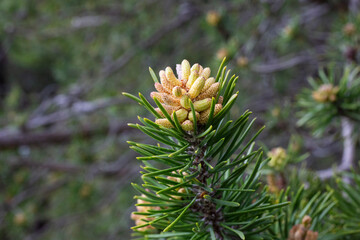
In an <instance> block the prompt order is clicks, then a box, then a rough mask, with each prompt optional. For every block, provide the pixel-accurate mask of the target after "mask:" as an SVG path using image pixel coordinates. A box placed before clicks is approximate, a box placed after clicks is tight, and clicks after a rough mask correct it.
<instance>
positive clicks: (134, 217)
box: [131, 194, 160, 231]
mask: <svg viewBox="0 0 360 240" xmlns="http://www.w3.org/2000/svg"><path fill="white" fill-rule="evenodd" d="M141 197H145V195H144V194H143V195H141ZM147 203H149V202H146V201H144V200H142V199H138V200H137V204H147ZM157 209H160V208H159V207H147V206H136V210H137V212H139V213H147V212H148V211H149V210H157ZM131 219H132V220H134V221H135V225H136V226H140V225H143V224H146V223H148V221H152V220H154V218H151V217H145V216H143V215H137V214H135V213H131ZM152 229H155V228H154V227H153V226H151V225H147V226H144V227H141V228H138V229H137V230H138V231H148V230H152Z"/></svg>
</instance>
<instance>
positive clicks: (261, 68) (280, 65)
mask: <svg viewBox="0 0 360 240" xmlns="http://www.w3.org/2000/svg"><path fill="white" fill-rule="evenodd" d="M312 60H314V59H313V58H312V57H310V56H296V57H293V58H289V59H285V60H283V59H279V60H278V61H276V62H275V63H269V64H259V65H256V66H254V67H252V71H254V72H258V73H272V72H277V71H282V70H285V69H288V68H291V67H294V66H296V65H299V64H302V63H305V62H309V61H312Z"/></svg>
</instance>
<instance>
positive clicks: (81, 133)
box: [0, 123, 134, 149]
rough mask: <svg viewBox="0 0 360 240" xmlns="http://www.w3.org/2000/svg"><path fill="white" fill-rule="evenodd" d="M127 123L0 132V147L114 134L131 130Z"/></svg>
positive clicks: (45, 143) (47, 143) (59, 141)
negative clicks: (30, 131) (108, 133)
mask: <svg viewBox="0 0 360 240" xmlns="http://www.w3.org/2000/svg"><path fill="white" fill-rule="evenodd" d="M133 130H134V129H133V128H131V127H129V126H128V125H127V124H124V123H120V124H117V125H115V126H110V125H107V126H83V127H78V128H76V129H68V128H64V129H60V130H51V131H45V132H33V133H23V132H20V133H14V134H4V133H2V134H0V149H11V148H16V147H19V146H23V145H28V146H43V145H50V144H62V143H68V142H69V141H71V140H72V139H74V138H75V137H80V138H86V137H93V136H96V135H100V134H104V133H107V132H109V131H111V132H112V133H115V134H121V133H125V132H130V131H133Z"/></svg>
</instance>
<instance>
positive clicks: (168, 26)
mask: <svg viewBox="0 0 360 240" xmlns="http://www.w3.org/2000/svg"><path fill="white" fill-rule="evenodd" d="M184 7H185V8H186V9H183V10H182V11H181V12H180V13H179V15H178V16H177V17H176V18H174V19H173V20H171V21H169V22H165V24H164V25H163V26H162V27H161V28H160V29H158V30H157V31H155V32H154V33H153V34H152V35H151V36H150V37H149V38H147V39H145V40H143V41H140V42H139V43H137V44H135V46H134V47H133V48H131V49H130V50H128V51H127V52H125V53H124V54H123V55H121V56H120V57H119V58H118V59H116V60H115V61H113V62H112V63H111V64H109V65H106V66H104V68H103V71H102V72H103V77H104V78H106V77H109V76H111V75H112V74H114V73H115V72H117V71H118V70H120V69H121V68H122V67H124V66H125V65H126V64H127V63H129V62H130V60H131V59H132V58H134V57H135V56H136V54H137V53H138V52H140V51H141V50H144V49H147V48H149V47H152V46H154V45H155V44H156V43H157V42H159V41H160V40H161V39H162V38H163V37H164V36H166V35H168V34H169V33H170V32H172V31H174V30H176V29H178V28H181V27H183V26H184V25H185V24H186V23H189V22H190V21H191V20H193V19H195V18H196V17H198V16H200V14H199V11H198V10H197V9H196V8H195V7H194V6H192V5H190V4H187V3H184Z"/></svg>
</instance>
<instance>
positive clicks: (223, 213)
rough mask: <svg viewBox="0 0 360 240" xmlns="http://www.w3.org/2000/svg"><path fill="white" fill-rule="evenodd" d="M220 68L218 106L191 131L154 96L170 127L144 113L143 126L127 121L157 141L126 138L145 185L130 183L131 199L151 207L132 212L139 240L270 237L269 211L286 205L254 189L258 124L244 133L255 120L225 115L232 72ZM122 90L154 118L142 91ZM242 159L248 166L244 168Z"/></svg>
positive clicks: (260, 163)
mask: <svg viewBox="0 0 360 240" xmlns="http://www.w3.org/2000/svg"><path fill="white" fill-rule="evenodd" d="M224 73H225V67H224V65H223V64H222V65H221V66H220V68H219V70H218V74H217V77H216V80H217V81H219V82H220V84H221V88H220V91H219V92H220V94H221V93H222V94H223V96H224V102H223V104H224V107H223V109H222V110H221V111H220V112H219V113H218V114H217V115H216V116H215V117H214V118H212V119H211V118H209V120H208V123H207V125H206V126H208V127H201V125H198V126H197V127H198V129H197V131H196V130H195V131H194V132H184V131H183V130H182V129H181V127H179V124H178V123H177V119H176V117H175V118H174V121H173V120H172V119H171V117H170V116H169V115H168V113H167V112H166V110H165V109H164V108H162V105H161V103H160V102H158V101H157V100H156V99H155V102H156V105H157V106H158V107H159V108H160V109H161V110H162V112H163V114H164V115H165V116H166V117H167V118H168V120H169V121H170V122H171V124H172V125H173V126H174V128H173V129H167V128H164V127H162V126H160V125H157V124H155V123H154V122H152V121H151V120H149V119H146V118H139V120H140V121H141V123H142V124H143V125H140V124H136V125H134V124H131V126H133V127H135V128H137V129H139V130H141V131H142V132H143V133H145V134H147V135H149V136H150V137H152V138H153V139H155V140H156V141H157V142H158V144H155V145H149V144H141V143H136V142H129V144H130V145H131V148H132V149H133V150H134V151H136V152H138V153H139V154H141V155H142V156H141V157H138V159H139V160H141V161H142V162H143V164H144V166H142V168H143V170H144V171H142V172H141V173H142V180H143V181H144V184H142V186H139V185H137V184H133V186H134V188H135V189H136V190H138V192H139V193H141V195H140V196H137V197H136V198H137V199H140V200H142V201H141V202H140V203H139V201H138V204H137V206H138V207H150V209H148V211H139V212H135V213H134V214H135V215H140V216H142V217H143V218H142V221H143V223H144V224H141V225H138V226H135V227H133V229H134V230H137V229H140V230H141V231H138V232H137V233H136V234H134V236H136V237H139V239H157V238H167V239H228V238H233V237H236V236H237V237H238V238H240V239H245V237H246V239H258V238H259V237H264V238H269V235H268V234H267V233H266V232H265V230H266V229H267V228H268V227H270V226H271V224H272V223H273V221H274V216H273V211H274V210H275V209H278V208H281V207H283V206H286V205H287V204H288V202H286V201H280V202H278V203H276V204H272V203H271V202H270V196H269V195H268V193H267V191H266V190H265V189H264V188H260V187H261V184H260V183H259V177H260V171H261V169H262V168H263V166H264V165H265V164H266V163H267V161H268V160H265V161H264V160H263V156H262V151H261V149H259V150H254V140H255V138H256V137H257V135H258V134H259V133H260V132H261V130H262V129H260V130H259V131H258V132H257V133H256V134H255V135H253V136H252V137H251V138H250V139H248V138H249V137H248V134H249V131H250V129H251V127H252V125H253V123H254V121H251V122H249V115H250V112H245V113H244V114H243V115H241V116H240V117H239V118H238V119H237V120H236V121H231V120H229V121H226V120H225V119H224V117H225V116H226V115H227V113H228V112H229V110H230V108H231V106H232V104H233V103H234V101H235V99H236V97H237V94H235V95H232V92H233V91H234V87H235V84H234V83H235V80H236V78H235V77H232V78H231V79H230V80H229V81H228V80H227V77H228V75H229V74H226V75H225V74H224ZM125 95H127V96H129V97H130V98H132V99H134V100H135V101H137V102H138V103H140V104H141V105H143V106H144V107H145V108H147V109H148V110H149V112H151V113H153V114H154V115H155V117H156V116H157V113H156V111H155V110H154V109H153V107H152V106H151V105H150V104H149V103H148V102H147V100H146V99H145V98H144V97H143V96H142V95H141V94H139V96H140V98H137V97H135V96H133V95H130V94H125ZM231 95H232V97H230V96H231ZM214 104H215V102H214V101H213V103H212V105H213V106H214ZM212 108H213V107H212ZM194 115H195V114H194ZM174 116H176V115H174ZM210 116H212V115H211V114H210ZM246 139H248V140H246ZM160 144H161V145H164V146H161V145H160ZM159 164H160V165H159ZM249 164H254V167H253V169H252V170H251V171H249V172H246V170H247V167H248V165H249ZM174 178H175V179H178V180H177V181H174ZM180 188H181V189H182V191H181V192H180V191H179V189H180ZM138 209H139V208H138ZM148 226H151V227H148ZM144 227H148V228H147V231H144Z"/></svg>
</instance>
